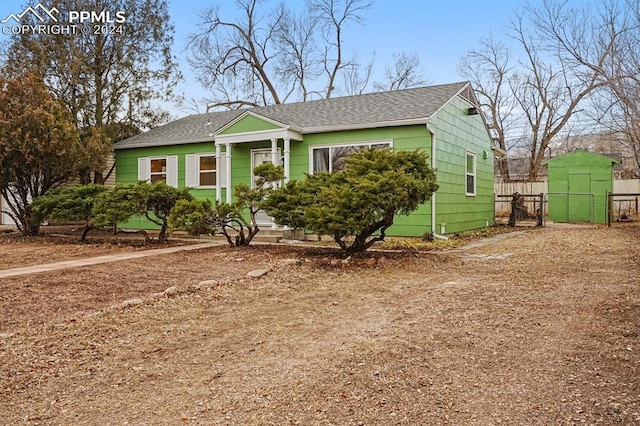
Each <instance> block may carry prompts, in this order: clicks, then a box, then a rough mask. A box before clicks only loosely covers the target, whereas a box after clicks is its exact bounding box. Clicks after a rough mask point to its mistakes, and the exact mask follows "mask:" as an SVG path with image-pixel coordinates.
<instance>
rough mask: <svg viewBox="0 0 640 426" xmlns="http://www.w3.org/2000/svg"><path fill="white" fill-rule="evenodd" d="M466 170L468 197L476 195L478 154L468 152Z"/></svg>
mask: <svg viewBox="0 0 640 426" xmlns="http://www.w3.org/2000/svg"><path fill="white" fill-rule="evenodd" d="M465 169H466V173H465V175H466V191H467V195H476V154H474V153H473V152H467V162H466V167H465Z"/></svg>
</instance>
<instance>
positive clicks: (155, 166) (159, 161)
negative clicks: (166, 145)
mask: <svg viewBox="0 0 640 426" xmlns="http://www.w3.org/2000/svg"><path fill="white" fill-rule="evenodd" d="M149 163H150V170H151V173H150V179H149V180H150V181H151V182H157V181H162V182H166V181H167V159H166V158H152V159H151V160H150V161H149Z"/></svg>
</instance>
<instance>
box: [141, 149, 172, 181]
mask: <svg viewBox="0 0 640 426" xmlns="http://www.w3.org/2000/svg"><path fill="white" fill-rule="evenodd" d="M138 180H146V181H147V182H158V181H162V182H166V183H167V185H170V186H173V187H176V188H177V187H178V157H177V156H175V155H166V156H157V157H140V158H138Z"/></svg>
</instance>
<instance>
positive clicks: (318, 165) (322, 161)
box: [311, 142, 391, 174]
mask: <svg viewBox="0 0 640 426" xmlns="http://www.w3.org/2000/svg"><path fill="white" fill-rule="evenodd" d="M390 147H391V142H368V143H357V144H349V145H331V146H325V147H315V148H311V157H312V158H311V173H312V174H313V173H320V172H330V173H333V172H337V171H338V170H342V169H343V168H344V166H345V162H344V160H345V159H346V158H347V157H348V156H350V155H351V154H353V153H355V152H358V151H363V150H365V149H370V148H374V149H383V148H390Z"/></svg>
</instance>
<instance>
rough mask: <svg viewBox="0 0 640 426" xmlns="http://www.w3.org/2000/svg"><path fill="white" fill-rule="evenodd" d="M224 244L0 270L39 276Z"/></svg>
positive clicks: (0, 275)
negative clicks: (43, 273) (44, 273)
mask: <svg viewBox="0 0 640 426" xmlns="http://www.w3.org/2000/svg"><path fill="white" fill-rule="evenodd" d="M221 244H223V243H219V242H215V243H198V244H191V245H188V246H175V247H167V248H161V249H153V250H141V251H137V252H134V253H119V254H110V255H107V256H98V257H88V258H84V259H76V260H67V261H64V262H56V263H48V264H45V265H34V266H25V267H22V268H13V269H4V270H0V278H8V277H17V276H20V275H29V274H37V273H40V272H48V271H57V270H60V269H68V268H78V267H80V266H88V265H98V264H101V263H109V262H118V261H120V260H129V259H139V258H141V257H148V256H157V255H161V254H169V253H178V252H181V251H190V250H200V249H204V248H209V247H215V246H219V245H221Z"/></svg>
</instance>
